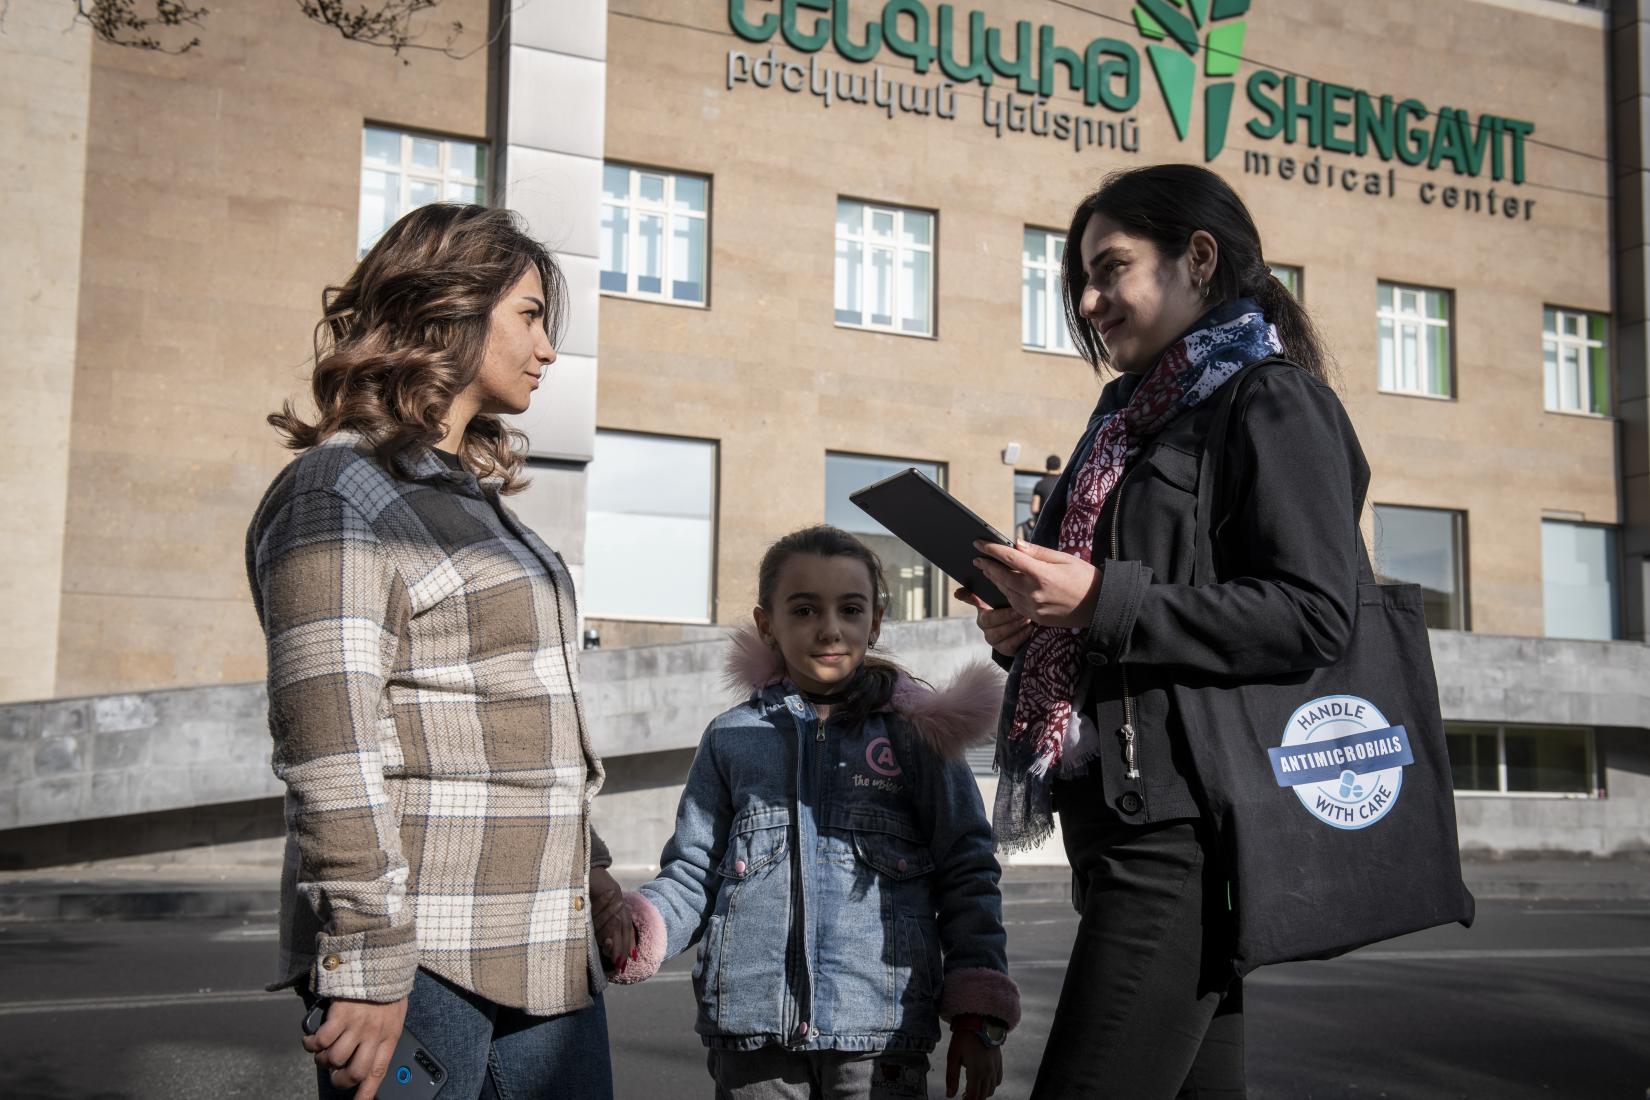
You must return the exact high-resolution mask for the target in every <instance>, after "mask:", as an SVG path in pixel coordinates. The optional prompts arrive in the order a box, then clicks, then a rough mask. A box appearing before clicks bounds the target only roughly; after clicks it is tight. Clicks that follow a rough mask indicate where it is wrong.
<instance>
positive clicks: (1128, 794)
mask: <svg viewBox="0 0 1650 1100" xmlns="http://www.w3.org/2000/svg"><path fill="white" fill-rule="evenodd" d="M1143 804H1144V803H1142V802H1141V800H1140V796H1139V795H1138V794H1135V793H1134V792H1133V791H1124V792H1123V796H1122V797H1121V798H1119V799H1118V800H1117V808H1118V809H1120V810H1122V811H1123V812H1124V813H1126V814H1137V813H1139V812H1140V807H1141V806H1142V805H1143Z"/></svg>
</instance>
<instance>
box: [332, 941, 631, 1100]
mask: <svg viewBox="0 0 1650 1100" xmlns="http://www.w3.org/2000/svg"><path fill="white" fill-rule="evenodd" d="M406 1028H407V1030H408V1031H410V1032H412V1033H413V1034H414V1035H416V1036H418V1040H419V1042H420V1044H421V1045H422V1046H423V1047H424V1048H425V1049H426V1050H428V1051H429V1052H430V1053H431V1054H433V1055H435V1057H436V1060H437V1061H439V1062H440V1063H441V1065H442V1067H443V1068H444V1069H445V1070H446V1071H447V1080H446V1082H445V1084H443V1085H442V1087H441V1094H440V1097H439V1100H539V1098H541V1097H550V1096H554V1097H556V1098H557V1100H613V1067H612V1064H611V1062H610V1061H609V1059H608V1051H607V1010H606V1009H605V1008H604V1007H603V1005H602V998H601V995H600V994H597V995H596V1003H595V1004H593V1005H591V1006H590V1007H589V1008H584V1009H580V1010H579V1011H577V1012H567V1013H564V1014H562V1015H560V1016H529V1015H528V1014H527V1013H525V1012H523V1011H521V1010H520V1009H519V1008H505V1007H502V1006H500V1005H496V1004H494V1003H493V1002H491V1001H489V1000H487V999H486V998H484V997H478V996H476V995H475V994H474V993H471V992H470V991H468V990H466V989H460V988H459V987H458V986H456V985H454V984H452V983H451V982H449V981H447V980H446V979H444V978H438V977H436V976H435V975H434V974H431V973H429V972H428V971H425V970H420V971H419V972H418V975H417V977H415V978H414V979H413V989H412V995H411V996H410V997H408V999H407V1023H406ZM317 1084H318V1089H319V1093H320V1100H346V1098H348V1097H351V1096H354V1095H355V1091H354V1090H353V1089H351V1090H348V1091H344V1090H340V1089H335V1088H333V1087H332V1084H331V1082H330V1081H328V1079H327V1075H326V1073H325V1072H324V1071H320V1070H317Z"/></svg>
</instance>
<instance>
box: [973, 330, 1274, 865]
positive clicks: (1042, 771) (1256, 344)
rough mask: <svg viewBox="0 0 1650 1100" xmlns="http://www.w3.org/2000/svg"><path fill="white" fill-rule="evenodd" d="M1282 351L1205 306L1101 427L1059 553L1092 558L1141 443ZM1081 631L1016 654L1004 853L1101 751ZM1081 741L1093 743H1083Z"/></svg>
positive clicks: (1073, 483)
mask: <svg viewBox="0 0 1650 1100" xmlns="http://www.w3.org/2000/svg"><path fill="white" fill-rule="evenodd" d="M1282 351H1283V345H1282V343H1281V342H1280V341H1279V340H1278V334H1277V329H1276V328H1274V327H1273V326H1272V325H1269V324H1267V322H1266V318H1265V316H1264V315H1263V314H1262V313H1261V312H1260V309H1259V307H1258V306H1256V305H1255V303H1254V302H1253V301H1251V300H1250V299H1247V298H1243V299H1239V300H1237V301H1235V302H1228V303H1226V304H1224V305H1222V306H1219V307H1217V308H1215V309H1213V310H1211V311H1210V312H1209V313H1208V314H1206V315H1205V316H1204V318H1203V319H1202V320H1201V321H1200V322H1199V324H1198V327H1197V328H1195V329H1193V330H1192V331H1191V332H1189V333H1187V334H1186V335H1185V336H1183V337H1181V338H1180V340H1178V341H1177V342H1176V343H1174V344H1172V345H1170V346H1169V348H1168V349H1167V350H1165V351H1164V352H1163V355H1162V357H1161V358H1159V359H1158V361H1157V365H1156V366H1155V367H1153V368H1152V369H1151V370H1150V371H1149V372H1148V373H1147V374H1146V376H1145V378H1144V379H1143V380H1142V381H1141V382H1140V384H1139V385H1138V386H1137V387H1136V388H1135V390H1134V393H1133V394H1132V395H1130V397H1129V400H1128V403H1127V404H1126V405H1124V406H1123V408H1121V409H1117V410H1115V411H1113V412H1110V413H1108V414H1106V418H1105V419H1104V420H1103V421H1102V422H1101V424H1100V429H1099V431H1098V432H1097V433H1096V434H1095V437H1094V442H1093V444H1092V445H1091V446H1090V448H1089V452H1088V455H1087V457H1086V458H1085V459H1084V460H1083V463H1082V465H1081V466H1080V467H1079V468H1078V469H1077V470H1076V471H1075V474H1074V476H1073V477H1072V478H1071V480H1070V487H1069V488H1068V490H1067V493H1066V514H1065V517H1064V519H1062V520H1061V522H1060V540H1059V544H1058V549H1060V550H1061V551H1063V552H1064V553H1067V554H1073V555H1075V556H1077V557H1079V558H1082V559H1083V560H1084V561H1089V560H1091V558H1092V556H1093V551H1094V533H1095V528H1096V526H1097V525H1098V523H1099V520H1100V511H1101V509H1102V507H1104V505H1105V503H1106V498H1107V497H1108V496H1110V495H1111V492H1112V490H1113V489H1115V488H1116V486H1117V483H1118V482H1119V481H1120V480H1121V479H1122V476H1123V471H1124V468H1125V467H1126V465H1127V464H1128V461H1129V460H1130V459H1131V458H1133V457H1134V456H1135V455H1136V454H1137V453H1138V452H1139V450H1140V444H1141V442H1142V441H1143V440H1145V439H1146V438H1148V437H1150V436H1152V435H1155V434H1156V433H1157V432H1159V431H1161V430H1162V429H1163V427H1164V426H1165V425H1167V424H1168V423H1169V422H1170V421H1171V420H1173V419H1174V418H1175V417H1177V416H1179V415H1180V414H1181V413H1183V412H1185V411H1186V410H1187V409H1190V408H1192V407H1193V406H1195V405H1197V404H1198V403H1199V402H1200V401H1202V400H1203V399H1204V398H1206V397H1208V396H1209V395H1210V394H1211V393H1214V392H1215V391H1216V390H1217V389H1219V388H1220V387H1221V385H1222V384H1223V383H1224V382H1225V381H1226V380H1227V379H1228V378H1230V377H1232V375H1234V374H1236V373H1237V372H1238V371H1239V370H1241V369H1243V368H1244V367H1246V366H1248V365H1249V364H1251V363H1256V362H1259V361H1260V360H1262V359H1265V358H1267V357H1269V356H1273V355H1278V354H1281V353H1282ZM1085 632H1086V628H1083V629H1075V630H1073V629H1067V628H1062V627H1043V626H1037V627H1033V628H1032V633H1031V638H1030V640H1029V641H1028V642H1027V643H1026V646H1025V649H1024V651H1023V653H1022V658H1021V664H1020V671H1019V688H1018V691H1017V693H1016V695H1015V701H1014V712H1013V717H1012V719H1011V720H1010V721H1009V723H1008V728H1007V730H1006V731H1005V734H1004V737H1003V751H1002V752H1001V754H1000V757H1001V761H1002V763H1003V768H1002V771H1003V778H1002V781H1001V783H1000V784H999V789H998V796H997V797H998V800H997V814H996V817H997V822H996V828H997V831H998V838H999V843H1000V844H1004V845H1006V846H1007V847H1009V848H1010V849H1013V848H1020V847H1031V846H1034V845H1035V844H1037V843H1040V842H1041V840H1042V839H1043V838H1044V837H1045V836H1047V835H1048V833H1049V831H1050V830H1051V829H1052V827H1053V816H1052V813H1051V811H1050V801H1049V783H1050V780H1051V777H1052V776H1054V775H1056V774H1064V775H1074V774H1081V769H1082V768H1083V767H1084V766H1085V765H1087V763H1088V762H1089V760H1090V759H1092V757H1093V756H1094V754H1095V753H1096V752H1098V751H1099V749H1100V742H1099V738H1097V737H1092V738H1084V737H1082V736H1081V735H1080V723H1079V720H1078V715H1077V712H1076V710H1075V708H1074V704H1075V703H1076V702H1077V699H1076V696H1077V692H1078V688H1079V681H1080V673H1079V667H1080V664H1081V662H1080V660H1079V658H1080V656H1081V653H1080V650H1081V646H1082V637H1083V635H1084V633H1085ZM1090 729H1092V726H1091V727H1090ZM1087 740H1092V741H1093V743H1092V744H1089V743H1084V742H1085V741H1087ZM1005 811H1006V812H1005Z"/></svg>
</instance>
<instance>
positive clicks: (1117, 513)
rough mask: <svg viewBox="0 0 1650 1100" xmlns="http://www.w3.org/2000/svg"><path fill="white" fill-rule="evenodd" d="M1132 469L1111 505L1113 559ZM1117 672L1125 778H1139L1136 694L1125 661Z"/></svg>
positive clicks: (1119, 732) (1117, 545)
mask: <svg viewBox="0 0 1650 1100" xmlns="http://www.w3.org/2000/svg"><path fill="white" fill-rule="evenodd" d="M1129 473H1130V471H1128V470H1125V471H1123V476H1122V477H1120V478H1119V479H1118V481H1117V488H1115V489H1113V490H1112V492H1113V493H1115V494H1116V496H1115V498H1114V499H1113V502H1112V506H1111V560H1112V561H1117V560H1118V559H1119V558H1120V556H1121V555H1120V552H1119V551H1120V549H1121V545H1120V543H1119V541H1118V537H1117V525H1118V521H1119V519H1120V518H1121V517H1122V515H1123V487H1124V486H1125V485H1127V484H1128V481H1129ZM1117 674H1118V675H1119V676H1120V677H1122V679H1123V728H1122V729H1120V730H1118V731H1117V735H1118V736H1119V737H1121V738H1122V739H1123V763H1124V764H1126V765H1127V766H1128V770H1127V771H1125V772H1124V773H1123V777H1124V778H1125V779H1139V778H1140V767H1139V765H1138V764H1137V763H1136V760H1135V751H1136V748H1135V732H1134V696H1132V695H1130V694H1129V670H1128V669H1127V668H1126V667H1124V665H1123V663H1122V662H1121V661H1119V662H1118V663H1117Z"/></svg>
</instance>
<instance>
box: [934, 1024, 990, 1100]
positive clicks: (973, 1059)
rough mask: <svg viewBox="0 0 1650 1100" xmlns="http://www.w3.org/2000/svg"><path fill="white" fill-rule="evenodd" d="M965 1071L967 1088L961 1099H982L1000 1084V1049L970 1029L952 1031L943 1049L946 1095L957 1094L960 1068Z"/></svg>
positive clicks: (960, 1074)
mask: <svg viewBox="0 0 1650 1100" xmlns="http://www.w3.org/2000/svg"><path fill="white" fill-rule="evenodd" d="M964 1069H966V1070H967V1071H968V1087H967V1089H966V1090H965V1091H964V1093H963V1100H985V1098H986V1097H988V1096H990V1095H991V1094H992V1093H994V1092H996V1091H997V1086H998V1085H1000V1084H1002V1083H1003V1052H1002V1050H1001V1048H999V1047H988V1046H986V1045H985V1044H984V1043H982V1042H980V1037H979V1036H978V1035H976V1034H974V1033H973V1032H972V1031H953V1032H952V1033H951V1046H950V1049H948V1050H947V1051H946V1052H945V1095H947V1096H955V1095H957V1084H958V1082H959V1081H960V1080H961V1077H962V1071H963V1070H964Z"/></svg>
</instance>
